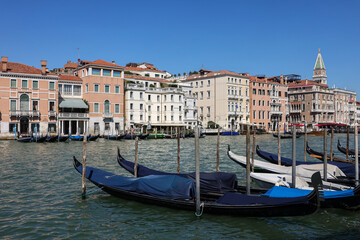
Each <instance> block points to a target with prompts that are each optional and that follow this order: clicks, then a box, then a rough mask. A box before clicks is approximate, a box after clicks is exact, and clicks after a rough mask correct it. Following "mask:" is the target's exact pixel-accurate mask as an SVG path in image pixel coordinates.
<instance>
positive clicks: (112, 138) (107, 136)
mask: <svg viewBox="0 0 360 240" xmlns="http://www.w3.org/2000/svg"><path fill="white" fill-rule="evenodd" d="M118 137H119V136H118V135H103V138H105V139H108V140H118Z"/></svg>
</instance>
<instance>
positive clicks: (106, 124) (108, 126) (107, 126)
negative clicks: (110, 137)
mask: <svg viewBox="0 0 360 240" xmlns="http://www.w3.org/2000/svg"><path fill="white" fill-rule="evenodd" d="M109 130H110V123H108V122H106V123H105V131H109Z"/></svg>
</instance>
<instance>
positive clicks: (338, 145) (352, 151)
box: [337, 139, 355, 158]
mask: <svg viewBox="0 0 360 240" xmlns="http://www.w3.org/2000/svg"><path fill="white" fill-rule="evenodd" d="M337 148H338V150H339V151H340V152H341V153H343V154H346V148H345V147H343V146H341V144H340V139H338V143H337ZM348 154H349V156H350V157H352V158H355V149H349V151H348Z"/></svg>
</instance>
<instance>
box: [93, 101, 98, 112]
mask: <svg viewBox="0 0 360 240" xmlns="http://www.w3.org/2000/svg"><path fill="white" fill-rule="evenodd" d="M94 112H95V113H98V112H99V103H94Z"/></svg>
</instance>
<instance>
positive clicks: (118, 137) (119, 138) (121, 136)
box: [116, 134, 126, 140]
mask: <svg viewBox="0 0 360 240" xmlns="http://www.w3.org/2000/svg"><path fill="white" fill-rule="evenodd" d="M125 136H126V134H119V135H118V136H117V138H116V140H121V139H124V137H125Z"/></svg>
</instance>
